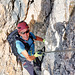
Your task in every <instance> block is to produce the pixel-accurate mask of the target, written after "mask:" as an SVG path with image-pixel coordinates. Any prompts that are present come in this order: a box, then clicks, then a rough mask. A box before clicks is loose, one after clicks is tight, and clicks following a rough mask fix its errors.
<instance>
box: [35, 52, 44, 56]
mask: <svg viewBox="0 0 75 75" xmlns="http://www.w3.org/2000/svg"><path fill="white" fill-rule="evenodd" d="M42 55H43V53H42V52H41V51H37V52H36V53H35V54H34V56H35V57H39V56H42Z"/></svg>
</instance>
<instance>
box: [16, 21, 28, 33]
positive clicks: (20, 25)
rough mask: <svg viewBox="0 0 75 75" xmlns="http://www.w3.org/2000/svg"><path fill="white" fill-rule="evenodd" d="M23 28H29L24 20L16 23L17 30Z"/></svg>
mask: <svg viewBox="0 0 75 75" xmlns="http://www.w3.org/2000/svg"><path fill="white" fill-rule="evenodd" d="M25 28H29V26H28V25H27V23H26V22H24V21H22V22H20V23H19V24H18V25H17V30H18V32H20V31H21V30H23V29H25Z"/></svg>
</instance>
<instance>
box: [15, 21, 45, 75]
mask: <svg viewBox="0 0 75 75" xmlns="http://www.w3.org/2000/svg"><path fill="white" fill-rule="evenodd" d="M17 30H18V34H19V35H20V38H21V39H23V40H24V42H26V43H28V45H29V46H28V49H29V50H27V48H26V47H25V46H24V44H23V43H22V42H21V41H20V40H16V48H17V51H18V53H19V54H20V55H21V56H22V57H24V58H26V61H24V62H22V65H23V67H24V68H25V69H26V70H27V71H28V72H29V74H30V75H34V67H33V60H34V59H36V57H39V56H42V55H43V54H42V53H39V52H38V51H36V52H35V49H34V41H33V40H37V41H41V42H44V41H45V40H44V39H42V38H41V37H38V36H35V35H34V34H33V33H32V32H30V30H29V26H28V25H27V23H26V22H24V21H21V22H20V23H19V24H18V25H17ZM31 36H32V37H31ZM34 53H35V54H34Z"/></svg>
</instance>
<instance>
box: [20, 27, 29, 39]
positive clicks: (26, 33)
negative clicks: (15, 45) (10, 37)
mask: <svg viewBox="0 0 75 75" xmlns="http://www.w3.org/2000/svg"><path fill="white" fill-rule="evenodd" d="M29 32H30V30H29V28H25V29H23V30H21V31H20V32H19V35H20V36H22V38H23V39H24V40H28V39H29Z"/></svg>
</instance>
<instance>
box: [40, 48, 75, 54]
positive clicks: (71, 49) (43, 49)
mask: <svg viewBox="0 0 75 75" xmlns="http://www.w3.org/2000/svg"><path fill="white" fill-rule="evenodd" d="M39 51H40V50H39ZM71 51H75V48H68V49H65V50H55V51H46V52H45V48H44V47H43V48H42V50H41V52H42V53H57V52H71Z"/></svg>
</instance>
